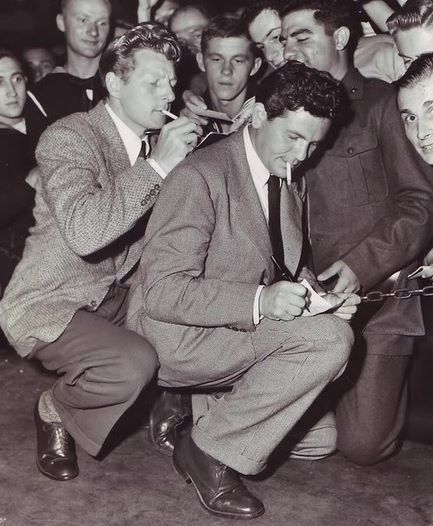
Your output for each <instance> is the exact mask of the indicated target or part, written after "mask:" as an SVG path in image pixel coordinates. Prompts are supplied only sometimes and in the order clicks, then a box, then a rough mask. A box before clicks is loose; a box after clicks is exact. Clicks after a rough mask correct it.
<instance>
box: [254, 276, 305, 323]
mask: <svg viewBox="0 0 433 526" xmlns="http://www.w3.org/2000/svg"><path fill="white" fill-rule="evenodd" d="M306 296H307V289H306V288H305V287H304V286H303V285H301V284H300V283H291V282H289V281H278V282H277V283H274V284H272V285H269V286H267V287H264V288H263V290H262V292H261V294H260V299H259V313H260V315H261V316H263V317H265V318H269V319H270V320H276V321H280V320H283V321H291V320H294V319H295V318H296V317H297V316H301V314H302V311H303V310H304V309H305V307H306V305H307V301H306Z"/></svg>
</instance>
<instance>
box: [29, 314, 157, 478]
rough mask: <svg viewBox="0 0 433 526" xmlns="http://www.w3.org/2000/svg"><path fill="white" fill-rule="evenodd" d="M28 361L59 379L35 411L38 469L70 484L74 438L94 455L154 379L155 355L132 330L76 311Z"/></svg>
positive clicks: (74, 464) (75, 471)
mask: <svg viewBox="0 0 433 526" xmlns="http://www.w3.org/2000/svg"><path fill="white" fill-rule="evenodd" d="M33 357H35V358H37V359H39V360H40V361H41V363H42V364H43V366H44V367H45V368H46V369H48V370H52V371H56V372H57V373H58V374H60V375H61V376H60V377H59V379H58V380H57V382H56V383H55V384H54V386H53V388H52V389H51V390H50V391H47V392H45V393H43V394H42V396H41V398H40V400H39V402H38V404H37V407H36V410H35V423H36V429H37V465H38V468H39V470H40V471H41V472H42V473H43V474H44V475H46V476H48V477H51V478H54V479H56V480H69V479H71V478H74V477H76V476H77V475H78V466H77V460H76V454H75V445H74V439H75V440H76V441H77V443H78V444H79V445H80V446H81V447H82V448H83V449H84V450H85V451H86V452H87V453H89V454H90V455H97V453H98V452H99V451H100V449H101V447H102V445H103V443H104V441H105V439H106V437H107V435H108V434H109V432H110V430H111V429H112V427H113V426H114V424H115V423H116V421H117V420H118V419H119V417H120V416H121V415H122V414H123V413H124V412H125V411H126V410H127V409H128V408H129V407H130V406H131V405H132V404H133V403H134V401H135V400H136V398H137V397H138V395H139V393H140V391H141V390H142V389H143V388H144V387H145V386H146V385H147V384H148V383H149V382H150V380H151V379H152V377H153V376H154V374H155V371H156V369H157V366H158V360H157V357H156V353H155V351H154V349H153V347H152V346H151V345H150V344H149V343H148V342H147V341H146V340H145V339H144V338H143V337H141V336H139V335H137V334H135V333H134V332H132V331H129V330H127V329H124V328H122V327H120V326H116V325H114V323H112V322H111V321H108V320H107V319H105V318H103V317H101V316H99V315H98V314H95V313H90V312H87V311H78V312H77V313H76V314H75V316H74V317H73V319H72V320H71V322H70V324H69V325H68V327H67V328H66V330H65V331H64V333H63V334H62V335H61V336H60V338H59V339H58V340H56V341H55V342H53V343H50V344H41V345H39V346H38V348H37V350H36V352H35V353H34V354H33Z"/></svg>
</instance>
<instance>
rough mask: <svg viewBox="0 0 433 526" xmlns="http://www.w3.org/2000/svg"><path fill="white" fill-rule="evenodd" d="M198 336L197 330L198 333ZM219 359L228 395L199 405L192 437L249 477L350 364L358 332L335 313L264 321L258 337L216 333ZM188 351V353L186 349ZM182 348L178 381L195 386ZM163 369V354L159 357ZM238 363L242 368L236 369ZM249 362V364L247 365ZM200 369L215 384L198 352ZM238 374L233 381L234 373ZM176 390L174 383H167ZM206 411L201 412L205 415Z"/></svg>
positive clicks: (172, 364) (177, 365)
mask: <svg viewBox="0 0 433 526" xmlns="http://www.w3.org/2000/svg"><path fill="white" fill-rule="evenodd" d="M192 330H193V329H192ZM218 331H221V335H222V336H223V337H224V340H221V355H220V356H218V352H216V353H215V354H213V356H212V361H213V362H215V363H217V364H218V370H219V373H220V374H219V376H218V377H215V385H219V386H221V385H223V383H224V378H223V377H222V376H221V373H222V375H224V369H225V370H226V373H227V379H228V380H229V382H228V383H230V384H231V385H233V389H232V390H231V391H230V392H226V393H224V394H223V395H222V396H220V397H218V398H217V397H214V398H212V399H209V400H208V401H207V403H206V404H203V403H200V404H199V406H197V404H196V403H194V405H195V407H193V419H194V425H193V429H192V438H193V440H194V442H195V443H196V444H197V446H198V447H199V448H201V449H202V450H203V451H205V452H206V453H208V454H209V455H211V456H212V457H214V458H216V459H218V460H219V461H220V462H222V463H224V464H226V465H228V466H230V467H231V468H233V469H235V470H236V471H239V472H240V473H243V474H247V475H251V474H256V473H259V472H260V471H262V470H263V469H264V468H265V466H266V463H267V460H268V457H269V456H270V454H271V453H272V451H273V450H274V449H275V448H276V446H277V445H278V444H279V443H280V442H281V440H282V439H283V438H284V437H285V436H286V435H287V433H288V432H289V431H290V429H292V428H293V427H294V426H295V424H296V423H297V422H298V420H299V419H300V418H301V417H302V415H303V414H304V413H305V411H306V410H307V409H308V408H309V407H310V405H311V404H312V403H313V402H314V400H315V399H316V397H317V396H318V395H319V394H320V392H321V391H322V390H323V389H324V387H325V386H326V385H327V384H328V383H329V382H331V381H332V380H333V379H334V378H335V377H337V376H338V375H339V374H340V373H341V371H342V368H343V367H344V366H345V364H346V362H347V359H348V356H349V352H350V349H351V345H352V342H353V334H352V331H351V329H350V327H349V325H348V324H347V323H346V322H344V321H342V320H340V319H339V318H337V317H335V316H333V315H320V316H317V317H314V318H296V319H295V320H293V321H291V322H277V321H271V320H267V319H264V320H262V321H261V322H260V325H259V326H258V327H257V329H256V331H255V332H252V333H242V332H235V331H231V330H230V329H218ZM251 344H252V347H253V350H254V353H252V354H254V355H255V356H253V355H252V354H250V351H246V352H245V356H242V355H241V353H239V352H237V353H236V355H237V358H234V353H232V352H230V349H231V348H233V347H234V346H236V348H237V350H238V351H239V349H240V348H241V347H239V346H242V345H244V346H245V348H246V349H247V348H248V349H251ZM185 352H186V353H188V350H185ZM182 354H183V351H182V349H179V356H178V357H179V362H177V361H176V355H174V356H173V355H170V356H167V359H171V360H175V362H170V367H171V368H172V369H173V368H175V369H176V382H179V381H180V380H181V379H182V378H181V377H182V376H183V375H184V378H185V385H188V384H189V385H190V386H191V384H190V383H189V382H190V373H189V369H188V368H187V367H185V371H183V370H182V367H183V364H184V362H183V360H182ZM160 360H161V363H163V360H164V356H163V354H162V353H160ZM235 360H238V362H237V363H234V361H235ZM248 360H251V361H250V362H249V363H248V364H247V361H248ZM194 362H195V364H196V372H195V377H196V378H197V375H198V373H197V371H200V370H202V371H203V380H202V381H203V382H206V385H207V387H209V386H211V384H212V381H210V377H211V376H212V369H211V368H209V356H207V353H206V352H203V353H200V348H199V346H198V347H197V352H196V353H195V354H194ZM236 369H238V371H239V375H238V378H236V379H235V380H234V381H233V380H232V378H233V374H234V372H235V370H236ZM163 380H164V382H165V383H167V384H170V378H164V379H163ZM199 407H201V409H199Z"/></svg>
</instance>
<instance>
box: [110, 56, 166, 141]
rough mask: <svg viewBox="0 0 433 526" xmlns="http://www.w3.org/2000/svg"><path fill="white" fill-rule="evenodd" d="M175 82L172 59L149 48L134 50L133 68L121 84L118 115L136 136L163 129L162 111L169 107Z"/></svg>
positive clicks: (163, 116) (164, 119)
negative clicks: (119, 112) (119, 113)
mask: <svg viewBox="0 0 433 526" xmlns="http://www.w3.org/2000/svg"><path fill="white" fill-rule="evenodd" d="M175 84H176V74H175V70H174V64H173V62H171V61H169V60H167V58H166V57H165V56H164V55H162V54H161V53H156V52H155V51H152V50H150V49H142V50H140V51H137V52H136V53H135V69H134V70H133V71H132V72H131V74H130V75H129V78H128V79H127V80H125V81H121V84H120V91H119V102H120V106H121V115H119V117H120V118H121V119H122V120H123V121H124V122H125V124H127V125H128V126H129V127H130V128H131V129H132V130H133V131H135V133H136V134H137V135H139V136H141V135H142V133H143V131H145V130H157V129H160V128H162V126H164V124H165V122H166V116H165V115H164V114H163V113H162V111H161V110H168V109H169V106H170V103H171V102H173V100H174V92H173V87H174V85H175Z"/></svg>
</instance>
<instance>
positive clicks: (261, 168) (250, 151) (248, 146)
mask: <svg viewBox="0 0 433 526" xmlns="http://www.w3.org/2000/svg"><path fill="white" fill-rule="evenodd" d="M249 128H250V127H249V126H245V128H244V131H243V137H244V144H245V153H246V155H247V162H248V167H249V169H250V172H251V176H252V178H253V183H254V186H255V187H256V191H257V195H258V196H259V200H260V204H261V205H262V210H263V214H264V215H265V218H266V223H268V224H269V203H268V179H269V177H270V175H271V174H270V172H269V170H268V169H267V168H266V166H265V165H264V164H263V162H262V160H261V159H260V157H259V156H258V155H257V152H256V150H255V149H254V146H253V143H252V141H251V137H250V132H249ZM269 257H270V255H269ZM263 289H264V285H259V286H258V287H257V291H256V295H255V296H254V304H253V323H254V325H258V324H259V323H260V320H261V319H262V318H263V316H261V315H260V309H259V300H260V294H261V292H262V290H263Z"/></svg>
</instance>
